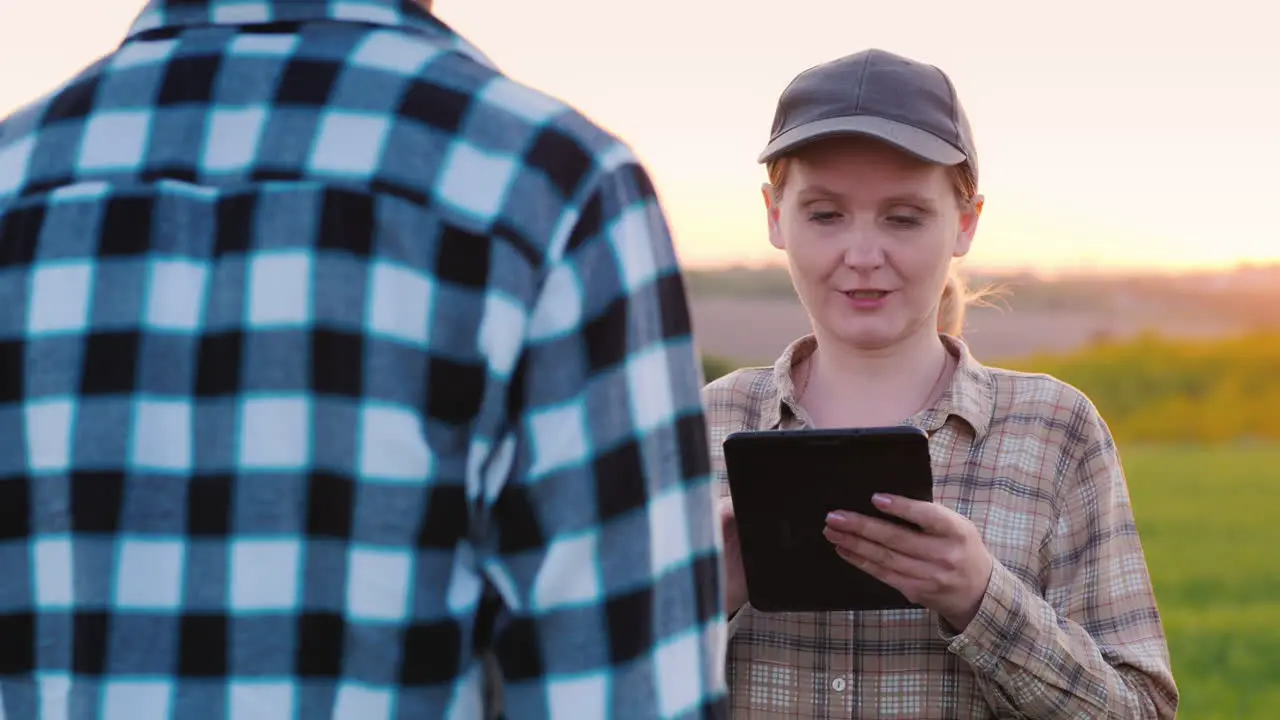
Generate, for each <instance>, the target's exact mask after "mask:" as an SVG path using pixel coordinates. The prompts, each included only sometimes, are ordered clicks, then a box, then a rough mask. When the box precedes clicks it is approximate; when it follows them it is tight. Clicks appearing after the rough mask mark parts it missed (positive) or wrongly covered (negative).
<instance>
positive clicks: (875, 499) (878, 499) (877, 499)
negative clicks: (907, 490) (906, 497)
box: [871, 493, 893, 506]
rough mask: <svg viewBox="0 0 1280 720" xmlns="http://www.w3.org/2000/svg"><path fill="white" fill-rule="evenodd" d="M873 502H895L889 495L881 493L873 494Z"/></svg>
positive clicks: (880, 503) (884, 503)
mask: <svg viewBox="0 0 1280 720" xmlns="http://www.w3.org/2000/svg"><path fill="white" fill-rule="evenodd" d="M871 502H873V503H875V504H877V505H881V506H889V505H891V504H893V501H892V500H890V499H889V496H888V495H881V494H879V493H877V494H875V495H872V496H871Z"/></svg>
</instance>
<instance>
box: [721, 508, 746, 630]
mask: <svg viewBox="0 0 1280 720" xmlns="http://www.w3.org/2000/svg"><path fill="white" fill-rule="evenodd" d="M720 532H721V534H723V535H724V602H725V616H726V617H733V614H734V613H736V612H738V610H739V609H741V608H742V606H743V605H746V604H747V574H746V571H745V570H743V568H742V547H741V546H740V545H739V544H738V520H737V518H735V517H734V515H733V500H732V499H731V498H729V497H722V498H720Z"/></svg>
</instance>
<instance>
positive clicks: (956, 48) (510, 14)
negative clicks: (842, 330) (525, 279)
mask: <svg viewBox="0 0 1280 720" xmlns="http://www.w3.org/2000/svg"><path fill="white" fill-rule="evenodd" d="M142 5H143V0H39V1H38V2H34V1H32V0H0V114H7V112H9V111H10V110H12V109H14V108H16V107H17V106H19V105H21V104H22V103H25V102H26V101H28V100H31V99H33V98H34V97H36V96H38V95H40V94H42V93H43V92H45V91H47V90H48V89H51V88H52V87H54V86H56V85H57V84H58V83H59V82H61V81H62V80H63V79H64V78H66V77H67V76H69V75H70V74H72V73H73V72H75V71H76V70H77V69H78V68H80V67H82V66H83V65H85V64H87V63H88V62H90V61H92V60H93V59H94V58H96V57H97V56H99V55H101V54H102V53H105V52H108V51H110V50H111V49H112V48H113V47H114V46H115V45H117V44H118V43H119V41H120V39H121V38H122V36H123V34H124V32H125V29H126V28H127V27H128V25H129V23H130V22H131V20H132V19H133V17H134V15H135V14H136V13H137V12H138V10H139V9H140V8H141V7H142ZM784 7H785V8H786V10H785V12H784V11H783V9H782V8H784ZM1277 7H1278V6H1276V5H1275V4H1274V3H1264V2H1258V1H1257V0H1221V1H1219V2H1214V3H1187V4H1185V5H1184V6H1183V7H1182V8H1180V9H1174V8H1172V7H1171V4H1170V3H1167V2H1153V1H1150V0H1142V1H1140V2H1139V1H1137V0H1110V1H1108V2H1101V1H1098V0H1076V1H1075V2H1071V3H1056V4H1053V5H1047V4H1040V3H1028V2H1013V1H1005V0H999V1H995V0H992V1H986V0H976V1H974V2H967V1H964V0H945V1H935V2H911V1H909V0H896V1H895V2H879V3H868V2H850V1H849V0H791V1H790V2H788V3H782V2H776V3H759V2H730V1H729V0H679V1H677V0H650V1H648V2H639V3H630V2H619V1H616V0H614V1H610V0H543V1H538V0H438V1H437V11H438V13H439V15H440V16H441V17H442V18H443V19H444V20H445V21H447V22H449V23H450V24H451V25H453V26H454V28H455V29H457V30H459V31H460V32H461V33H463V34H464V35H465V36H467V37H468V38H469V39H470V40H472V41H473V42H475V43H476V44H477V45H479V46H480V47H481V48H482V49H483V50H484V51H485V52H486V53H488V54H489V56H490V57H491V58H493V59H494V60H495V61H496V62H497V63H498V65H499V66H500V67H501V68H502V69H503V70H505V71H506V72H507V73H508V74H510V75H511V76H513V77H515V78H516V79H519V80H522V81H526V82H529V83H531V84H533V85H535V86H537V87H539V88H541V89H543V90H545V91H547V92H550V93H551V94H553V95H556V96H558V97H561V98H563V99H565V100H567V101H569V102H570V103H572V104H573V105H575V106H577V107H578V108H580V109H581V110H582V111H584V112H585V113H586V114H587V115H588V116H590V117H591V118H593V119H595V120H596V121H597V122H599V123H601V124H602V125H604V126H605V127H607V128H609V129H610V130H612V131H614V132H616V133H618V134H619V135H621V136H622V137H624V138H625V139H626V140H627V141H628V142H629V143H630V144H631V145H632V146H633V147H634V148H635V149H636V151H637V152H638V153H639V155H640V156H641V158H642V159H643V160H644V162H645V163H646V164H647V166H648V167H649V169H650V171H651V172H652V174H653V176H654V178H655V182H656V184H657V186H658V189H659V191H660V193H661V195H662V199H663V201H664V203H665V205H666V208H667V212H668V215H669V217H670V220H671V223H672V226H673V229H674V232H675V235H676V241H677V244H678V247H679V251H680V255H681V257H682V258H683V260H684V261H685V262H686V263H688V264H690V265H698V266H706V265H721V264H731V263H737V262H748V263H758V262H762V261H774V260H777V259H778V258H777V255H778V253H777V251H775V250H773V249H772V248H771V247H770V246H769V245H768V243H767V241H766V239H765V232H764V213H763V209H762V207H761V203H760V192H759V187H760V183H761V182H762V180H763V179H764V173H763V170H762V169H761V168H760V167H759V166H757V165H756V163H755V157H756V155H757V153H758V152H759V150H760V149H761V147H762V146H763V144H764V142H765V140H766V137H767V134H768V131H769V124H770V121H771V119H772V115H773V105H774V102H775V101H776V99H777V96H778V94H779V93H780V92H781V91H782V89H783V87H784V86H785V85H786V84H787V82H789V81H790V79H791V78H792V77H793V76H794V75H795V74H796V73H798V72H800V71H801V70H804V69H805V68H806V67H809V66H811V65H814V64H816V63H819V62H822V61H825V60H829V59H832V58H835V57H838V56H840V55H844V54H847V53H850V52H854V51H857V50H860V49H863V48H866V47H872V46H874V47H880V48H883V49H886V50H890V51H893V52H897V53H900V54H904V55H909V56H912V57H915V58H917V59H920V60H924V61H927V62H931V63H934V64H936V65H938V66H940V67H942V68H943V69H944V70H946V71H947V72H948V74H950V75H951V77H952V80H953V81H954V82H955V84H956V86H957V88H958V89H959V91H960V95H961V99H962V101H963V102H964V103H965V105H966V108H967V110H968V112H969V116H970V119H971V121H972V123H973V126H974V132H975V135H976V138H977V143H978V152H979V156H980V159H981V167H982V181H983V183H982V184H983V187H982V190H983V192H984V193H985V194H986V197H987V208H986V213H985V215H984V218H983V224H982V226H981V228H980V232H979V236H978V241H977V243H976V245H975V249H974V252H973V253H972V255H971V256H970V259H969V265H970V266H971V267H985V268H997V267H998V268H1028V269H1036V270H1041V271H1045V272H1053V271H1055V270H1074V269H1082V268H1094V269H1106V268H1117V269H1119V268H1134V267H1149V268H1156V267H1159V268H1169V269H1176V268H1188V267H1204V266H1226V265H1232V264H1235V263H1238V262H1242V261H1254V262H1257V261H1277V260H1280V229H1278V228H1280V79H1278V78H1280V41H1277V30H1276V28H1277V27H1280V9H1277Z"/></svg>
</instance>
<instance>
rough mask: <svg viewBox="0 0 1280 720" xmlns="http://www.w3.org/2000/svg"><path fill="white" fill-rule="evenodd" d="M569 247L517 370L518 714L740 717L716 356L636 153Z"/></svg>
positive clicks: (510, 615) (608, 163) (501, 573)
mask: <svg viewBox="0 0 1280 720" xmlns="http://www.w3.org/2000/svg"><path fill="white" fill-rule="evenodd" d="M603 162H604V167H603V168H602V169H601V170H600V172H599V173H598V174H597V177H596V180H595V181H594V189H593V190H592V191H591V192H590V194H589V195H588V196H587V197H586V199H585V201H584V202H583V203H582V204H581V206H580V207H581V209H580V211H578V212H577V213H576V217H575V218H573V219H571V220H570V221H569V222H568V223H566V228H571V229H570V230H566V233H565V239H564V242H565V245H564V248H563V251H559V252H557V251H556V250H555V249H554V248H553V253H552V254H553V256H556V257H558V259H556V260H555V261H553V262H551V263H550V264H549V266H548V268H547V270H546V273H545V274H544V276H543V280H542V286H541V289H540V291H539V295H538V298H537V301H536V303H535V305H534V307H533V309H532V313H531V317H530V321H529V329H528V339H527V346H526V349H525V351H524V356H523V359H522V361H521V363H520V367H519V369H518V371H517V373H516V378H515V380H514V381H513V389H512V391H511V393H510V400H509V402H511V403H512V404H513V411H512V412H511V415H512V416H513V417H514V418H517V424H518V429H517V430H516V432H515V435H516V443H515V445H516V449H515V459H514V462H513V464H512V468H513V470H512V472H511V473H510V475H509V476H508V479H507V481H506V484H505V487H504V489H503V490H502V491H501V493H500V495H499V496H498V498H497V500H496V501H495V503H494V506H493V518H494V519H493V523H494V529H495V532H496V535H497V538H498V540H497V545H496V550H495V551H494V553H493V555H492V557H493V558H494V559H495V566H496V569H495V570H493V571H492V572H490V573H489V574H490V577H491V578H492V580H491V581H492V582H494V583H495V585H496V586H497V591H498V594H499V595H500V596H501V597H502V598H503V605H504V607H503V609H502V611H501V612H500V618H499V620H498V621H497V622H496V623H495V636H494V639H493V649H494V655H495V657H496V659H497V664H498V665H499V666H500V668H501V675H502V680H501V683H502V688H503V698H502V705H503V709H504V712H505V714H506V717H508V718H512V719H513V720H515V719H525V718H546V717H591V718H615V719H621V718H727V717H728V710H727V704H726V703H727V701H726V699H725V680H724V668H723V657H724V651H725V644H726V640H725V634H724V623H725V618H724V607H723V599H722V598H721V566H720V563H721V554H722V544H723V540H722V538H721V535H720V530H719V526H718V523H717V522H716V515H715V506H714V493H715V491H714V488H713V486H712V482H711V471H710V459H709V455H708V450H707V447H708V446H707V428H706V421H705V417H704V413H703V410H702V405H701V400H700V386H701V381H702V373H701V370H700V364H699V363H698V359H697V356H696V352H695V350H694V344H693V340H692V335H691V323H690V317H689V309H688V306H687V300H686V294H685V289H684V285H683V280H682V278H681V275H680V274H679V272H678V270H677V265H676V256H675V251H674V249H673V247H672V241H671V238H670V235H669V231H668V227H667V225H666V221H665V218H664V216H663V213H662V210H661V209H660V206H659V203H658V201H657V199H656V197H655V193H654V190H653V188H652V186H651V184H650V181H649V178H648V177H647V175H646V173H645V171H644V170H643V169H642V168H641V166H640V165H639V164H638V162H636V161H635V160H634V159H633V158H632V157H631V156H630V154H629V153H628V152H623V151H617V152H615V153H614V156H613V157H612V158H611V159H606V160H605V161H603Z"/></svg>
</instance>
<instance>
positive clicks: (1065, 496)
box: [704, 336, 1178, 720]
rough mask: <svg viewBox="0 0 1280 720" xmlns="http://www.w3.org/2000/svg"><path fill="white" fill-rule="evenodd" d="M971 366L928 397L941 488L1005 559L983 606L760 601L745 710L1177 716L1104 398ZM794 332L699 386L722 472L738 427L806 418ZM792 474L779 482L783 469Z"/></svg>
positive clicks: (739, 663)
mask: <svg viewBox="0 0 1280 720" xmlns="http://www.w3.org/2000/svg"><path fill="white" fill-rule="evenodd" d="M943 340H944V341H945V342H946V343H947V345H948V347H949V348H950V349H951V351H952V353H953V354H954V355H955V356H956V357H957V358H958V359H959V364H958V366H957V370H956V372H955V375H954V377H953V379H952V381H951V385H950V387H949V388H948V389H947V390H946V391H945V392H944V394H943V395H942V397H941V398H939V400H938V402H937V403H936V404H935V405H934V406H933V407H932V408H930V409H928V410H926V411H924V412H922V413H920V414H918V415H916V416H914V417H912V418H910V419H909V420H907V423H908V424H911V425H914V426H917V427H919V428H921V429H923V430H925V431H926V432H928V433H930V438H929V448H930V451H931V453H932V455H933V472H934V477H935V478H936V479H935V484H934V497H935V499H936V500H937V501H938V502H941V503H943V504H944V505H946V506H947V507H950V508H951V509H953V510H955V511H957V512H959V513H961V514H962V515H964V516H966V517H968V518H970V519H971V520H973V522H974V523H975V524H976V525H977V527H978V529H979V532H981V534H982V537H983V539H984V540H985V542H986V545H987V548H988V549H989V550H990V551H991V553H992V554H993V555H994V557H995V558H996V564H995V569H994V571H993V573H992V576H991V582H990V585H989V586H988V588H987V594H986V596H985V598H984V599H983V601H982V605H981V607H980V608H979V610H978V615H977V618H976V619H975V620H974V621H973V622H972V623H971V624H970V626H969V627H968V628H966V629H965V630H964V632H960V633H957V632H956V631H955V629H954V628H950V627H948V626H947V625H946V623H944V622H942V621H941V620H939V618H938V617H937V616H936V615H935V614H933V613H931V612H929V611H926V610H891V611H875V612H847V613H778V614H766V613H761V612H757V611H755V610H754V609H753V608H752V607H751V606H750V605H749V604H748V605H747V606H745V607H744V608H742V610H741V611H739V612H738V613H737V615H736V616H735V617H734V618H733V619H732V620H731V622H730V634H731V639H730V643H729V657H728V675H729V682H730V685H731V692H732V706H733V716H734V718H736V719H739V720H742V719H754V718H761V719H763V718H837V717H840V718H849V717H857V718H915V719H921V720H927V719H930V718H936V719H938V720H943V719H947V720H950V719H952V718H1038V719H1048V718H1080V719H1084V718H1172V717H1174V715H1175V710H1176V708H1177V704H1178V691H1177V688H1176V687H1175V685H1174V681H1173V674H1172V672H1171V670H1170V665H1169V652H1168V647H1167V645H1166V643H1165V638H1164V632H1163V629H1162V627H1161V623H1160V616H1159V614H1158V612H1157V610H1156V600H1155V596H1154V594H1153V592H1152V588H1151V580H1150V577H1149V575H1148V572H1147V567H1146V562H1145V560H1144V558H1143V553H1142V547H1141V545H1140V544H1139V541H1138V534H1137V530H1136V528H1135V526H1134V519H1133V513H1132V511H1131V509H1130V506H1129V496H1128V490H1127V487H1126V484H1125V479H1124V473H1123V470H1122V469H1121V466H1120V460H1119V457H1118V455H1117V453H1116V449H1115V446H1114V444H1113V442H1112V439H1111V435H1110V432H1109V431H1108V430H1107V427H1106V425H1105V424H1104V422H1103V421H1102V419H1101V418H1100V417H1099V415H1098V413H1097V410H1096V409H1095V408H1094V406H1093V404H1092V403H1091V402H1090V401H1089V400H1088V399H1087V398H1086V397H1085V396H1084V395H1082V394H1081V393H1080V392H1079V391H1077V390H1075V389H1074V388H1072V387H1070V386H1068V385H1066V384H1064V383H1062V382H1059V381H1057V380H1054V379H1052V378H1049V377H1047V376H1043V375H1028V374H1023V373H1015V372H1010V371H1006V370H999V369H996V368H988V367H985V366H983V365H981V364H980V363H978V362H977V361H976V360H974V359H973V357H972V356H971V355H970V354H969V351H968V348H967V347H966V346H965V345H964V343H962V342H961V341H959V340H957V339H955V338H951V337H949V336H943ZM815 346H816V344H815V341H814V339H813V338H812V336H809V337H805V338H802V339H800V340H797V341H796V342H795V343H793V344H792V345H791V346H790V347H789V348H787V350H786V352H785V353H783V355H782V357H781V358H779V359H778V361H777V363H776V364H775V365H774V367H773V368H755V369H746V370H739V371H737V372H734V373H732V374H730V375H728V376H726V377H723V378H720V379H718V380H716V381H714V382H712V383H710V384H709V385H707V387H706V389H705V390H704V401H705V404H706V406H707V412H708V421H709V423H710V426H711V444H712V457H713V460H714V467H715V470H716V472H717V474H718V475H719V478H720V481H721V482H720V488H721V493H722V494H728V492H729V487H728V481H727V477H726V473H725V467H724V455H723V451H722V447H721V443H722V442H723V441H724V438H725V436H727V435H728V434H729V433H731V432H734V431H738V430H767V429H774V428H801V427H805V426H806V425H807V422H806V420H805V418H806V415H805V414H804V412H803V410H801V409H799V408H798V407H797V404H796V401H795V398H794V384H793V382H792V368H793V367H794V366H795V364H796V363H798V362H800V361H802V360H803V359H804V358H806V357H808V355H809V354H811V353H812V352H813V349H814V347H815ZM780 480H782V478H780Z"/></svg>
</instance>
